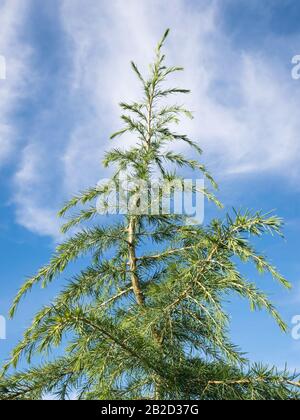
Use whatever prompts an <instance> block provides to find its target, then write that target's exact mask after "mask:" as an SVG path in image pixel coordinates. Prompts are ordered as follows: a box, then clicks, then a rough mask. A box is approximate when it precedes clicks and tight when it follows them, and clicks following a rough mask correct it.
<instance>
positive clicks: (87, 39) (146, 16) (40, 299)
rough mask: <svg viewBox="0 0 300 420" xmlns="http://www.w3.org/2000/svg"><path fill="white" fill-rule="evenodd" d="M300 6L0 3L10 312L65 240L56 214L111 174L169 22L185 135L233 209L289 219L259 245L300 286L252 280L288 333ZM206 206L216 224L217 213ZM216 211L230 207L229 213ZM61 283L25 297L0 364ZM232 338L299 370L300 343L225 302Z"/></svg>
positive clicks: (295, 246) (295, 268) (1, 299)
mask: <svg viewBox="0 0 300 420" xmlns="http://www.w3.org/2000/svg"><path fill="white" fill-rule="evenodd" d="M299 21H300V3H299V1H298V0H281V1H278V0H263V1H261V0H251V1H249V0H216V1H208V0H207V1H206V0H197V1H196V0H163V1H158V0H143V1H140V0H126V1H124V0H85V1H82V0H81V1H80V0H43V1H41V0H0V55H3V56H4V57H5V59H6V63H7V79H6V80H0V256H1V264H0V281H1V293H0V314H1V315H3V316H7V312H8V308H9V306H10V304H11V301H12V299H13V297H14V295H15V294H16V292H17V290H18V288H19V287H20V285H21V284H22V282H23V281H24V280H25V279H26V277H28V276H30V275H32V274H34V273H35V272H36V271H37V269H38V268H39V267H40V266H41V265H42V264H44V263H46V262H47V261H48V259H49V256H50V254H51V252H52V251H53V249H54V247H55V244H57V243H58V242H59V241H60V240H61V238H60V234H59V221H58V219H57V218H56V213H57V211H58V209H59V208H60V206H61V204H62V203H63V202H64V201H65V200H66V199H67V198H69V197H70V195H72V194H74V193H76V192H77V191H78V190H81V189H84V188H86V187H88V186H91V185H94V184H95V183H96V182H97V181H98V180H99V179H100V178H103V177H107V176H108V175H109V174H108V173H107V172H106V171H104V170H103V168H102V167H101V158H102V157H103V154H104V151H105V150H107V149H108V148H109V147H111V142H110V141H109V140H108V139H109V135H110V134H111V133H112V132H115V131H116V130H117V129H119V128H120V122H119V121H118V115H119V109H118V103H119V102H120V101H121V100H128V101H129V100H131V99H137V98H139V96H140V93H139V85H138V83H137V82H136V79H135V77H134V75H133V74H132V73H131V70H130V66H129V61H130V60H131V59H134V60H135V61H136V62H137V63H138V64H139V65H140V67H141V68H143V65H144V64H145V63H148V62H149V61H150V60H151V58H152V56H153V47H154V46H155V44H156V42H157V40H158V39H159V38H160V37H161V35H162V33H163V32H164V30H165V29H166V28H167V27H170V28H171V31H172V32H171V36H170V38H169V40H168V43H167V46H166V53H167V56H168V60H169V63H170V64H172V65H173V64H174V65H177V64H178V65H184V66H185V68H186V71H185V73H184V74H182V75H180V77H179V80H178V84H179V85H183V87H187V88H190V89H191V90H192V95H190V97H189V98H188V99H187V100H186V103H187V106H189V107H190V108H191V109H192V110H193V111H194V113H195V119H194V121H193V122H187V121H183V124H182V131H185V132H186V133H187V134H189V135H190V136H191V137H193V138H194V139H195V140H198V141H199V143H200V145H201V147H202V148H203V149H204V152H205V154H204V157H203V159H204V161H205V163H206V164H207V166H208V167H209V169H210V170H211V171H212V172H213V173H214V175H215V178H216V179H217V181H218V183H219V186H220V193H219V198H220V199H221V200H222V201H223V203H224V204H225V211H226V210H230V209H231V208H232V207H236V208H250V209H254V210H263V211H265V212H268V211H269V210H274V211H275V212H276V213H277V214H279V215H280V216H281V217H283V218H284V219H285V223H286V226H285V239H284V240H282V239H265V240H262V241H261V242H260V243H259V244H258V248H259V250H260V251H262V252H266V253H267V254H268V255H269V257H270V259H271V261H272V262H273V263H274V264H275V265H276V266H277V267H278V268H279V269H280V271H281V272H282V273H283V274H284V275H285V276H286V277H287V278H288V279H289V280H290V281H291V282H292V283H293V290H292V291H291V292H286V291H284V290H282V289H281V287H279V286H277V285H276V284H274V282H273V281H271V279H270V278H268V277H265V278H263V277H261V278H260V277H257V275H255V278H252V275H254V274H255V273H254V272H253V271H252V270H251V269H250V268H248V267H245V268H244V269H243V270H244V271H245V272H246V274H247V275H248V276H249V277H250V278H251V280H255V281H257V284H259V285H260V286H261V287H262V288H263V289H264V290H265V291H266V292H268V293H269V294H270V295H271V296H272V299H273V301H274V302H275V304H276V305H277V307H278V308H279V309H280V311H281V312H282V314H283V316H284V319H285V320H286V322H287V323H288V324H289V325H290V326H291V319H292V317H293V316H294V315H298V314H300V262H299V242H300V241H299V234H300V211H299V210H300V196H299V192H300V185H299V180H300V166H299V161H300V158H299V151H300V140H299V136H300V118H299V110H300V80H293V79H292V77H291V70H292V64H291V60H292V57H293V56H295V55H297V54H300V29H299V28H300V27H299ZM213 213H214V212H213V210H212V209H211V208H210V207H207V209H206V222H209V220H210V217H211V216H212V214H213ZM219 213H220V214H219V217H223V216H224V212H221V211H220V212H219ZM63 283H64V279H60V280H57V281H56V282H55V283H54V284H52V285H51V287H50V288H49V289H47V290H43V291H42V290H40V289H39V288H36V289H34V290H33V291H32V293H31V294H30V295H28V297H27V299H26V300H25V301H24V302H23V303H22V305H21V306H20V308H19V311H18V314H17V316H16V318H15V319H14V320H13V321H7V340H3V341H0V362H2V361H3V360H5V359H6V358H7V357H8V354H9V351H10V350H11V349H12V348H13V346H14V344H15V343H16V342H17V340H18V338H20V336H21V333H22V331H23V330H24V329H25V328H26V326H28V324H29V322H30V319H31V316H32V315H33V314H34V312H35V311H36V310H37V309H38V308H40V307H41V306H42V304H44V303H46V302H48V301H49V299H51V298H52V297H53V296H54V295H55V292H57V291H58V290H59V289H60V288H61V286H62V285H63ZM228 307H229V310H230V313H231V316H232V324H231V331H232V336H233V338H234V340H235V342H236V343H237V344H239V345H240V346H241V348H242V349H243V350H244V351H246V352H248V354H249V357H250V359H251V360H253V361H262V362H266V363H269V364H275V365H277V366H278V367H280V368H282V367H284V365H285V363H286V362H287V363H288V366H289V367H290V369H291V370H294V369H297V370H298V371H300V341H296V340H293V339H292V337H291V334H290V333H289V334H287V335H284V334H282V333H281V332H280V331H279V330H278V328H277V326H276V325H275V323H274V321H273V320H272V319H270V318H269V316H268V315H267V314H265V313H250V312H249V308H248V305H247V304H245V302H240V301H239V300H235V299H232V300H231V302H230V303H228Z"/></svg>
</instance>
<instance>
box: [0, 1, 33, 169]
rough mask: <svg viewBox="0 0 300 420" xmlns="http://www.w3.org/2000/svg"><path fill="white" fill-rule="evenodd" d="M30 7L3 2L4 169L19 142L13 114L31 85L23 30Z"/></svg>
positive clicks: (0, 131) (0, 90)
mask: <svg viewBox="0 0 300 420" xmlns="http://www.w3.org/2000/svg"><path fill="white" fill-rule="evenodd" d="M29 5H30V1H28V2H24V1H22V0H2V1H1V2H0V54H1V56H2V57H3V58H4V60H5V66H6V79H5V80H0V167H1V165H2V164H3V163H4V162H5V161H6V160H7V159H8V157H9V156H10V154H11V153H12V152H13V151H14V148H15V146H16V141H17V138H18V134H17V132H16V128H15V127H14V121H13V116H12V114H13V112H14V109H15V107H16V106H17V104H18V101H19V100H20V98H22V97H24V95H25V93H26V86H27V82H28V79H27V78H28V71H29V64H28V62H29V59H30V48H29V47H28V46H27V45H25V44H24V43H23V42H22V29H23V28H24V23H25V20H26V13H27V10H28V7H29Z"/></svg>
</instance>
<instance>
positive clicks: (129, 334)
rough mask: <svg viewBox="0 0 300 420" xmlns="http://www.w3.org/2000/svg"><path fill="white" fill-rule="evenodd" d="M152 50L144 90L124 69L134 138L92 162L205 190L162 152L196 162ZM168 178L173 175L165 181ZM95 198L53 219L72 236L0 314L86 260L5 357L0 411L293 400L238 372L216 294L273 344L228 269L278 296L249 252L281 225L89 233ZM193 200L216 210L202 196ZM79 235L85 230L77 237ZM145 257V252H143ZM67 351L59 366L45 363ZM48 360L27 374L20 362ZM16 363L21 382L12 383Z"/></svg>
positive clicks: (271, 383) (262, 301)
mask: <svg viewBox="0 0 300 420" xmlns="http://www.w3.org/2000/svg"><path fill="white" fill-rule="evenodd" d="M167 36H168V31H167V32H166V33H165V35H164V36H163V38H162V40H161V42H160V43H159V44H158V47H157V49H156V57H155V61H154V64H153V65H152V66H151V68H150V75H149V77H148V78H145V77H144V76H143V75H142V74H141V72H140V71H139V69H138V67H137V65H136V64H135V63H132V69H133V71H134V72H135V73H136V75H137V77H138V79H139V82H140V84H141V86H142V89H143V99H142V101H141V102H134V103H121V104H120V106H121V108H122V112H123V115H122V116H121V119H122V121H123V124H124V125H123V127H122V128H121V129H120V130H119V131H118V132H116V133H115V134H113V135H112V137H111V138H112V139H118V138H119V137H122V135H123V134H125V133H131V135H132V136H135V138H136V144H135V146H133V147H131V148H127V149H126V148H114V149H113V150H112V151H110V152H108V153H107V154H106V156H105V159H104V166H105V167H108V166H111V165H112V166H113V167H114V170H115V172H114V175H113V179H115V180H117V178H118V176H119V175H120V174H121V173H122V172H123V171H125V170H126V171H127V173H128V174H129V176H130V178H131V179H133V180H134V179H142V180H145V181H150V180H151V177H152V175H153V173H157V172H159V173H160V176H161V178H162V179H164V180H170V179H173V180H174V179H180V176H179V174H178V173H177V171H176V167H179V168H181V169H182V168H187V169H189V170H193V171H195V173H197V172H198V173H199V172H200V173H201V174H202V175H203V176H204V177H205V178H206V179H207V180H208V182H209V183H210V184H211V189H212V190H214V189H215V188H216V187H217V186H216V184H215V182H214V180H213V178H212V176H211V175H210V174H209V172H208V171H207V170H206V168H205V167H204V166H203V165H202V164H200V163H199V161H198V158H197V157H195V159H189V158H187V157H185V156H184V155H183V154H180V153H175V152H173V151H170V148H168V146H171V148H172V146H173V145H174V144H175V143H184V144H186V145H188V146H189V147H190V148H191V150H193V152H194V154H195V156H199V157H200V156H201V153H202V151H201V149H200V147H199V146H198V144H197V143H195V142H193V141H192V140H191V139H189V138H188V137H187V136H186V135H184V134H178V133H177V132H175V131H174V123H175V124H178V122H179V119H180V117H181V116H186V117H188V118H192V114H191V113H190V112H189V111H188V110H187V109H185V108H184V107H183V106H179V105H169V104H168V101H167V100H166V99H168V98H169V97H171V96H173V95H177V94H187V93H189V91H188V90H186V89H180V88H177V87H175V88H169V87H166V84H165V81H166V78H167V76H169V75H171V74H173V73H176V72H179V71H182V70H183V69H182V68H180V67H168V66H167V65H166V64H165V56H164V55H163V52H162V48H163V45H164V43H165V40H166V38H167ZM171 168H172V169H171ZM106 192H107V186H105V185H104V186H102V187H101V188H100V187H95V188H92V189H89V190H87V191H85V192H82V193H81V194H79V195H77V196H75V197H74V198H73V199H72V200H71V201H70V202H68V203H67V204H66V205H65V206H64V208H63V209H62V210H61V212H60V214H59V215H60V216H61V217H65V216H66V215H68V214H69V213H70V212H72V210H73V209H76V208H79V212H76V210H75V214H74V215H73V216H71V218H70V219H69V220H68V222H67V223H66V224H65V225H64V226H63V228H62V231H63V232H64V233H66V232H68V231H69V230H70V229H71V228H76V232H77V233H75V234H73V235H72V236H70V237H69V239H67V240H66V241H65V242H64V243H62V244H61V245H60V246H58V247H57V250H56V252H55V254H54V255H53V257H52V259H51V260H50V262H49V264H48V265H46V266H45V267H43V268H41V269H40V270H39V272H38V273H37V275H36V276H34V277H32V278H30V279H29V280H28V281H26V283H25V284H24V285H23V287H22V288H21V290H20V292H19V293H18V295H17V297H16V299H15V301H14V304H13V306H12V309H11V315H12V316H13V315H14V314H15V311H16V309H17V306H18V304H19V302H20V300H21V298H22V297H23V296H24V295H25V294H26V293H28V292H29V291H30V290H31V288H32V287H33V286H35V285H38V284H41V285H42V287H46V286H47V285H48V284H49V283H50V282H52V281H54V280H55V279H56V278H57V277H58V276H61V275H62V274H63V273H64V271H65V270H66V268H67V267H68V266H69V265H70V263H72V262H75V261H76V260H77V259H78V258H81V257H82V256H85V257H86V258H87V257H88V258H90V265H89V266H88V267H87V268H86V269H84V270H83V271H81V272H80V273H78V275H76V276H75V277H74V278H72V279H71V280H70V281H69V282H68V283H67V284H66V286H65V288H64V290H62V292H61V293H60V294H59V295H58V296H57V298H56V299H55V301H54V302H52V303H50V304H49V305H48V306H46V307H44V308H42V309H41V310H40V311H39V312H38V313H37V314H36V316H35V318H34V319H33V322H32V325H31V326H30V327H29V328H28V329H27V331H26V332H25V334H24V337H23V339H22V340H21V341H20V343H19V344H18V345H17V347H16V348H15V349H14V351H13V353H12V356H11V359H10V360H9V362H8V363H7V365H6V366H5V368H4V372H3V375H2V378H1V379H0V399H3V400H5V399H10V400H19V399H21V400H22V399H37V400H38V399H42V398H43V396H45V395H46V394H54V395H56V396H57V397H58V398H60V399H67V398H69V397H70V395H74V393H76V395H77V396H78V399H87V400H88V399H101V400H103V399H124V400H126V399H188V400H192V399H195V400H218V399H225V400H229V399H234V400H268V399H271V400H277V399H279V400H281V399H282V400H288V399H298V398H299V392H298V391H297V389H298V388H299V384H297V376H296V375H290V374H289V373H288V371H285V372H278V371H277V370H276V369H274V368H267V367H264V366H262V365H255V366H251V365H250V363H249V362H248V361H247V359H246V358H245V355H244V354H241V352H240V351H239V349H238V348H237V347H236V346H235V345H234V344H233V343H232V342H231V339H230V335H229V316H228V314H227V313H226V311H225V309H224V300H225V298H226V297H228V295H232V294H237V295H239V296H241V297H242V298H245V299H247V300H248V301H249V302H250V305H251V308H252V309H253V310H255V309H259V310H260V309H265V310H266V311H268V312H269V314H270V315H271V316H272V317H273V318H274V319H275V321H276V322H277V324H278V325H279V327H280V328H281V329H282V330H283V331H285V330H286V325H285V324H284V322H283V321H282V319H281V317H280V315H279V314H278V312H277V311H276V309H275V308H274V306H273V305H272V303H271V302H270V300H269V299H268V297H267V296H266V295H265V294H264V293H263V292H262V291H261V290H260V289H258V288H257V286H256V284H255V282H254V281H252V282H250V281H248V280H247V278H245V277H244V275H243V274H242V273H241V272H240V270H239V268H238V267H240V264H239V261H242V262H248V263H253V264H254V265H255V267H256V268H257V271H258V272H259V273H269V274H271V276H272V277H273V278H274V279H275V280H276V281H278V282H279V283H281V284H282V285H283V286H284V287H287V288H289V287H290V285H289V283H288V282H287V281H286V280H285V278H284V277H282V276H281V275H280V274H279V273H278V271H277V270H276V268H275V267H273V266H272V265H271V264H270V263H269V262H268V260H267V259H266V258H265V256H264V255H261V254H259V253H258V252H257V251H256V250H255V248H254V247H253V245H252V243H251V239H252V238H256V237H261V236H262V235H264V234H278V235H280V234H281V227H282V221H281V220H280V219H278V218H277V217H274V216H272V215H270V214H266V215H265V214H262V213H260V212H257V213H251V212H249V211H246V212H233V213H232V214H231V215H227V216H226V217H225V219H224V220H217V219H216V220H213V221H211V223H210V224H208V225H207V226H198V225H197V226H195V225H193V226H191V225H188V224H186V223H185V218H184V216H179V215H177V216H171V215H170V216H165V215H156V216H155V215H134V214H128V215H127V216H124V217H122V220H121V221H120V222H119V223H116V224H113V225H110V226H108V225H105V226H103V227H100V226H99V225H98V224H97V216H98V214H97V208H96V200H97V199H98V198H99V196H101V195H105V193H106ZM202 192H203V194H204V195H205V196H206V197H207V198H208V199H209V200H212V201H213V202H215V203H216V204H217V205H219V206H220V203H219V202H218V200H217V199H216V198H215V196H214V194H213V193H212V192H211V191H210V190H208V189H204V190H203V191H202ZM86 222H88V223H87V224H85V223H86ZM145 249H146V250H149V249H152V252H146V251H145ZM66 341H68V344H67V345H66V348H65V352H64V356H63V357H57V358H56V359H55V360H54V361H49V360H52V358H50V353H51V351H52V350H53V349H54V348H59V347H61V345H62V343H64V345H65V342H66ZM37 355H42V356H43V360H48V361H46V362H44V363H43V364H41V365H40V366H36V367H32V366H33V365H35V364H34V362H33V358H34V357H36V356H37ZM23 358H26V360H27V362H28V364H29V368H28V370H27V371H21V372H19V371H17V372H16V371H15V370H14V369H16V368H17V367H18V364H19V362H20V360H21V359H23Z"/></svg>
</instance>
